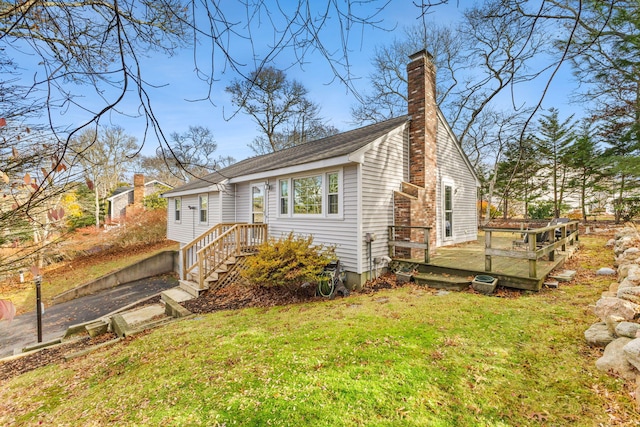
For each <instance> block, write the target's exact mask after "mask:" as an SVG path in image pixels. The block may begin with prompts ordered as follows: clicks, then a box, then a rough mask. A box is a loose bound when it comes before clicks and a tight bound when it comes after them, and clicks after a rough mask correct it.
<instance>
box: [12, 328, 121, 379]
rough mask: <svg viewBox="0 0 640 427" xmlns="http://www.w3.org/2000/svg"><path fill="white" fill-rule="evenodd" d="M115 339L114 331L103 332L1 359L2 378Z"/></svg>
mask: <svg viewBox="0 0 640 427" xmlns="http://www.w3.org/2000/svg"><path fill="white" fill-rule="evenodd" d="M113 339H115V335H114V334H112V333H108V334H102V335H100V336H97V337H94V338H90V337H85V338H82V339H80V340H78V341H72V342H69V343H66V344H61V345H58V346H54V347H49V348H44V349H42V350H39V351H36V352H34V353H31V354H27V355H25V356H22V357H19V358H17V359H12V360H5V361H0V380H6V379H9V378H12V377H14V376H16V375H20V374H23V373H25V372H29V371H32V370H34V369H37V368H39V367H41V366H45V365H48V364H50V363H58V362H61V361H62V360H64V358H65V357H66V356H68V355H70V354H72V353H76V352H78V351H80V350H83V349H85V348H89V347H92V346H94V345H98V344H101V343H103V342H107V341H110V340H113Z"/></svg>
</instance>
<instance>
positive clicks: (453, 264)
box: [410, 232, 577, 290]
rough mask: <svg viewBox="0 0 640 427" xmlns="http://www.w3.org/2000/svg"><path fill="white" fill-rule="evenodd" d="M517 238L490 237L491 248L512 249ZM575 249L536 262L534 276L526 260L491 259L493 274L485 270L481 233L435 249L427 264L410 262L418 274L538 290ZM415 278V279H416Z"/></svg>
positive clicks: (415, 261)
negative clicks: (484, 277) (477, 278)
mask: <svg viewBox="0 0 640 427" xmlns="http://www.w3.org/2000/svg"><path fill="white" fill-rule="evenodd" d="M519 238H520V236H519V234H517V233H515V232H514V233H501V235H498V236H496V235H495V234H494V236H493V238H492V247H494V248H504V249H512V247H513V242H514V241H516V240H518V239H519ZM575 248H577V243H576V244H575V245H574V246H568V245H567V250H566V251H561V250H558V249H557V250H556V253H555V260H554V261H549V259H548V257H544V258H541V259H539V260H538V261H537V268H536V276H535V277H529V262H528V261H527V260H526V259H514V258H506V257H498V256H493V257H492V258H493V259H492V263H491V267H492V271H490V272H488V271H485V244H484V234H483V233H482V232H481V233H479V235H478V240H477V241H474V242H468V243H465V244H460V245H455V246H444V247H439V248H437V249H436V250H435V251H434V252H432V254H431V258H430V260H429V261H430V262H429V263H425V262H424V260H418V259H412V260H410V261H411V262H412V263H415V264H417V265H418V266H419V267H418V271H419V273H420V274H429V273H431V274H445V275H452V276H462V277H469V278H470V280H471V279H472V277H473V276H476V275H479V274H482V275H489V276H493V277H496V278H497V279H498V285H499V286H506V287H510V288H516V289H525V290H540V288H541V287H542V285H543V283H544V281H545V279H546V278H547V276H548V275H549V273H550V272H551V271H552V270H553V269H555V268H559V267H561V266H562V264H563V263H564V261H565V260H566V259H567V257H568V256H569V255H570V254H571V252H572V251H573V250H575ZM416 278H417V277H416Z"/></svg>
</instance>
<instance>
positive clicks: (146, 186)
mask: <svg viewBox="0 0 640 427" xmlns="http://www.w3.org/2000/svg"><path fill="white" fill-rule="evenodd" d="M168 188H172V187H171V186H170V185H167V184H165V183H163V182H160V181H157V180H153V181H149V182H146V183H145V182H144V175H142V174H134V175H133V187H118V188H116V189H115V190H114V192H113V194H112V195H111V196H110V197H107V201H108V202H109V219H110V220H111V222H118V221H120V220H121V219H123V218H124V217H125V216H126V215H127V213H129V214H130V213H131V212H132V211H133V210H137V209H142V206H143V200H144V198H145V197H147V196H150V195H152V194H158V193H161V192H162V191H165V190H166V189H168Z"/></svg>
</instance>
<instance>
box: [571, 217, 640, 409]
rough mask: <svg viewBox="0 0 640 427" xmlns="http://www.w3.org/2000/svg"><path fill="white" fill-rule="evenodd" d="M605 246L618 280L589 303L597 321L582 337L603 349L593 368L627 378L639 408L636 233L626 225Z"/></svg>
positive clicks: (639, 257) (639, 248)
mask: <svg viewBox="0 0 640 427" xmlns="http://www.w3.org/2000/svg"><path fill="white" fill-rule="evenodd" d="M607 246H608V247H611V246H613V253H614V255H615V261H614V266H615V267H616V270H617V273H618V278H617V280H618V281H617V282H616V283H612V284H611V286H610V287H609V289H608V290H607V291H606V292H603V293H602V296H601V298H600V299H599V300H598V301H597V302H596V304H595V305H594V306H592V309H593V313H594V314H595V315H596V316H598V317H599V318H600V322H598V323H595V324H593V325H591V327H590V328H589V329H587V330H586V331H585V333H584V337H585V340H586V341H587V343H588V344H589V345H590V346H593V347H604V348H605V350H604V354H603V355H602V357H601V358H599V359H598V360H597V361H596V367H597V368H598V369H599V370H601V371H604V372H607V373H609V374H613V375H617V376H619V377H620V378H624V379H625V380H626V381H628V382H629V383H630V384H631V385H632V386H633V388H634V389H635V396H636V406H637V407H638V408H639V409H640V319H639V318H640V233H638V230H637V228H636V227H635V226H634V225H633V224H629V225H627V226H625V227H624V228H623V229H621V230H618V231H617V232H616V235H615V238H614V239H613V243H612V242H611V241H609V242H607Z"/></svg>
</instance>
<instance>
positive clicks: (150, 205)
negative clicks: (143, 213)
mask: <svg viewBox="0 0 640 427" xmlns="http://www.w3.org/2000/svg"><path fill="white" fill-rule="evenodd" d="M168 202H169V201H168V200H167V199H165V198H164V197H162V196H161V195H160V193H153V194H150V195H148V196H146V197H145V198H144V199H143V201H142V204H143V205H144V207H145V209H148V210H154V209H166V208H167V205H168Z"/></svg>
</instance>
